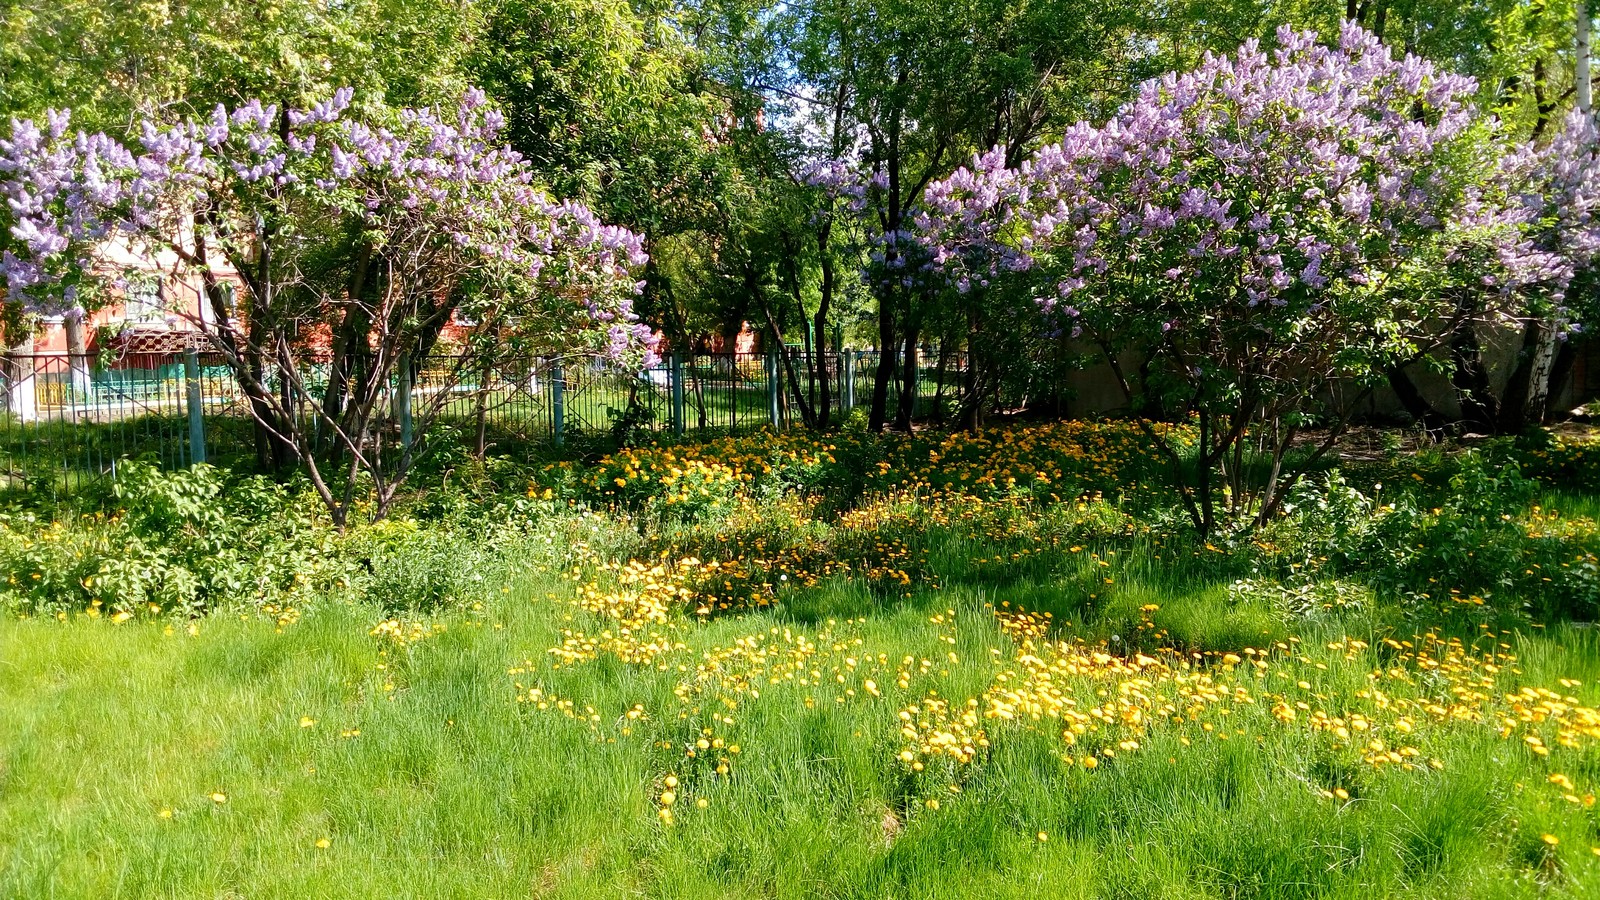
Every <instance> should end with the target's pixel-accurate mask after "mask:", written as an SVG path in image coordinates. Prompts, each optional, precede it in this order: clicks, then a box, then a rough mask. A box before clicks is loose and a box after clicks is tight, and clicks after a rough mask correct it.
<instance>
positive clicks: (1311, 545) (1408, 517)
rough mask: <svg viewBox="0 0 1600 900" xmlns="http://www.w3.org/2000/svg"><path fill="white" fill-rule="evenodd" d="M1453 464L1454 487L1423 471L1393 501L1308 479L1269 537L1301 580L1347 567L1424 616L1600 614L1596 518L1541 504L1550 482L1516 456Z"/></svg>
mask: <svg viewBox="0 0 1600 900" xmlns="http://www.w3.org/2000/svg"><path fill="white" fill-rule="evenodd" d="M1448 468H1449V471H1448V480H1447V481H1446V483H1445V484H1444V485H1442V486H1440V487H1431V486H1430V485H1429V483H1428V480H1427V479H1425V478H1423V476H1422V475H1421V474H1415V478H1414V479H1401V484H1399V485H1396V486H1393V487H1390V488H1388V489H1387V491H1385V492H1384V494H1385V495H1387V501H1386V502H1380V499H1379V497H1377V496H1369V495H1367V494H1364V493H1362V492H1361V491H1359V490H1356V489H1355V488H1354V487H1352V486H1351V485H1350V484H1349V483H1347V482H1346V481H1345V480H1344V479H1343V478H1342V477H1340V476H1339V475H1338V474H1337V473H1334V474H1331V475H1330V476H1328V477H1327V478H1326V480H1324V481H1321V482H1311V481H1307V482H1304V483H1302V484H1301V485H1299V486H1297V488H1296V490H1295V492H1294V494H1293V496H1292V499H1291V501H1290V506H1291V507H1292V509H1290V510H1288V516H1287V518H1286V519H1285V520H1284V521H1283V522H1280V523H1278V525H1277V526H1276V527H1275V528H1273V529H1270V530H1269V531H1268V532H1267V534H1266V535H1265V536H1264V540H1265V541H1266V542H1268V543H1267V544H1266V546H1268V547H1270V551H1269V552H1268V554H1267V558H1268V559H1269V560H1270V561H1271V564H1272V565H1273V566H1275V567H1277V568H1278V571H1282V572H1284V573H1285V574H1287V575H1289V576H1290V578H1291V580H1292V581H1294V582H1297V583H1298V584H1299V585H1302V586H1306V585H1309V584H1311V583H1312V582H1314V581H1315V580H1316V579H1320V578H1323V577H1325V576H1326V574H1328V573H1340V574H1343V575H1346V576H1348V577H1352V578H1356V579H1359V580H1360V581H1362V582H1364V583H1366V584H1368V585H1370V586H1371V587H1372V588H1374V589H1376V590H1378V591H1379V592H1381V593H1383V594H1385V595H1388V596H1396V597H1400V598H1404V599H1405V600H1406V602H1407V603H1409V604H1411V605H1412V606H1413V607H1414V612H1415V613H1416V614H1419V615H1428V616H1431V615H1435V614H1436V613H1437V612H1438V611H1439V610H1441V609H1443V610H1447V611H1453V612H1454V613H1458V614H1462V615H1465V616H1469V617H1471V616H1476V617H1480V618H1481V617H1483V616H1486V615H1489V616H1492V615H1495V614H1500V615H1505V614H1510V615H1517V616H1528V617H1531V618H1533V619H1535V620H1538V621H1545V620H1549V619H1554V618H1575V619H1580V620H1593V619H1594V618H1596V616H1600V527H1597V525H1596V523H1595V521H1594V520H1593V519H1590V518H1587V517H1583V516H1563V515H1561V514H1560V513H1559V512H1556V511H1549V510H1544V509H1542V508H1541V507H1540V506H1538V505H1533V500H1534V499H1535V497H1536V495H1537V493H1538V490H1539V485H1538V483H1537V482H1535V481H1533V480H1532V479H1529V478H1527V477H1525V476H1524V475H1523V474H1522V472H1521V470H1520V468H1519V467H1518V466H1517V464H1516V463H1515V462H1512V461H1504V462H1501V463H1499V464H1495V463H1491V462H1490V460H1489V459H1488V458H1486V457H1485V455H1484V454H1482V453H1479V452H1475V451H1468V452H1466V453H1464V454H1462V455H1460V456H1459V457H1457V458H1455V459H1452V460H1450V461H1449V463H1448ZM1408 481H1409V482H1412V483H1411V484H1407V483H1406V482H1408ZM1375 493H1376V492H1375ZM1308 599H1312V600H1314V602H1316V603H1317V605H1325V604H1326V603H1327V602H1334V603H1337V602H1339V601H1340V598H1338V597H1333V598H1326V599H1325V600H1316V599H1315V598H1308Z"/></svg>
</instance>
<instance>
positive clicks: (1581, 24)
mask: <svg viewBox="0 0 1600 900" xmlns="http://www.w3.org/2000/svg"><path fill="white" fill-rule="evenodd" d="M1589 22H1590V19H1589V3H1588V0H1578V22H1577V26H1578V28H1577V31H1578V39H1577V47H1576V50H1577V53H1576V56H1577V71H1576V72H1574V73H1573V74H1574V77H1573V83H1574V86H1575V87H1576V93H1577V99H1578V108H1579V109H1581V110H1583V112H1584V113H1585V114H1588V113H1590V112H1592V111H1593V109H1594V100H1593V98H1592V97H1591V96H1590V75H1589Z"/></svg>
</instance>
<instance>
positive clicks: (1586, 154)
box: [1499, 109, 1600, 430]
mask: <svg viewBox="0 0 1600 900" xmlns="http://www.w3.org/2000/svg"><path fill="white" fill-rule="evenodd" d="M1506 170H1507V175H1508V177H1509V178H1511V179H1512V183H1513V187H1514V190H1515V191H1516V193H1517V196H1518V198H1519V200H1520V202H1521V203H1522V204H1523V206H1524V207H1525V209H1526V211H1527V214H1528V220H1529V221H1528V226H1527V231H1528V234H1529V237H1530V239H1531V240H1532V241H1533V245H1534V247H1536V248H1537V249H1538V250H1539V251H1541V252H1543V253H1546V254H1549V256H1550V258H1551V259H1552V261H1553V264H1552V266H1551V267H1550V269H1549V271H1548V272H1547V274H1546V277H1545V279H1544V280H1543V281H1542V282H1540V283H1538V284H1535V285H1533V288H1534V291H1533V294H1534V297H1533V299H1534V300H1535V308H1534V309H1533V310H1531V311H1532V312H1533V313H1535V314H1534V315H1530V316H1529V317H1528V319H1527V321H1526V322H1525V324H1524V326H1523V335H1522V352H1521V353H1520V354H1519V357H1518V361H1517V366H1516V367H1515V368H1514V369H1513V370H1512V373H1511V376H1510V378H1509V379H1508V383H1507V385H1506V389H1505V392H1504V395H1503V396H1502V397H1501V398H1500V416H1499V419H1500V425H1501V426H1502V427H1503V428H1505V429H1507V430H1513V429H1516V428H1520V427H1522V426H1524V425H1526V424H1528V423H1529V422H1541V421H1543V420H1544V417H1545V415H1546V410H1547V406H1548V401H1549V399H1550V398H1549V394H1550V390H1551V386H1552V385H1553V384H1555V383H1557V382H1558V381H1559V380H1560V378H1561V377H1562V373H1563V371H1564V370H1566V369H1567V368H1569V367H1570V366H1571V365H1572V362H1573V359H1574V356H1575V353H1574V352H1573V349H1572V341H1570V340H1569V338H1570V337H1572V336H1573V334H1574V333H1575V332H1579V331H1581V330H1582V325H1583V323H1585V322H1592V321H1594V318H1595V316H1596V315H1600V308H1597V303H1600V298H1597V290H1596V287H1597V286H1596V284H1595V274H1596V272H1595V269H1596V264H1597V263H1600V129H1596V127H1595V121H1594V117H1593V116H1591V115H1589V114H1587V113H1585V112H1584V111H1583V110H1580V109H1574V110H1573V111H1572V112H1571V113H1570V114H1569V115H1568V116H1567V119H1566V122H1565V123H1564V127H1562V128H1561V129H1560V130H1558V131H1557V132H1556V133H1555V134H1554V135H1552V136H1551V137H1550V138H1549V139H1548V140H1546V141H1543V142H1533V143H1529V144H1527V145H1526V146H1524V147H1523V148H1521V149H1520V150H1519V151H1518V152H1517V153H1516V154H1514V155H1513V156H1512V157H1511V159H1510V161H1509V162H1508V164H1507V166H1506Z"/></svg>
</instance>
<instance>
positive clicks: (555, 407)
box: [550, 359, 567, 447]
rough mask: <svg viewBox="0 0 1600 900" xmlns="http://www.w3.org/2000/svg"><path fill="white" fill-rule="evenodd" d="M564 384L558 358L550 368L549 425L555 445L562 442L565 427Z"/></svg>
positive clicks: (564, 380) (565, 404)
mask: <svg viewBox="0 0 1600 900" xmlns="http://www.w3.org/2000/svg"><path fill="white" fill-rule="evenodd" d="M566 386H567V385H566V379H565V377H564V376H563V375H562V374H561V360H559V359H558V360H556V363H555V365H554V366H552V367H551V368H550V414H551V420H550V427H551V434H552V435H553V436H554V439H555V445H556V446H557V447H559V446H561V444H562V441H563V438H564V436H563V434H562V431H563V429H564V428H565V427H566V418H567V403H566V399H565V398H564V397H563V396H562V392H563V391H564V390H566Z"/></svg>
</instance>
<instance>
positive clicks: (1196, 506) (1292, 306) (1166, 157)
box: [923, 26, 1557, 532]
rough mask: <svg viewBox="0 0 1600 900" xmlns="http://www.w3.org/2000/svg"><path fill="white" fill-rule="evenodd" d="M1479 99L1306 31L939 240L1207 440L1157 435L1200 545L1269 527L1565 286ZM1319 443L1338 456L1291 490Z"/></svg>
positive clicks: (1195, 86)
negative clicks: (1414, 368) (1387, 390)
mask: <svg viewBox="0 0 1600 900" xmlns="http://www.w3.org/2000/svg"><path fill="white" fill-rule="evenodd" d="M1474 89H1475V86H1474V84H1473V83H1472V81H1471V80H1470V79H1466V78H1461V77H1458V76H1455V75H1451V74H1449V73H1446V72H1443V71H1440V70H1438V69H1436V68H1435V67H1433V66H1432V65H1431V64H1429V63H1427V62H1424V61H1422V60H1420V59H1417V58H1415V57H1410V56H1407V57H1403V58H1401V57H1396V56H1394V55H1393V54H1391V52H1390V51H1389V49H1388V48H1387V47H1385V46H1384V45H1382V44H1381V43H1380V42H1379V41H1378V40H1377V39H1375V38H1374V37H1373V36H1372V35H1370V34H1368V33H1366V32H1364V31H1362V30H1360V29H1359V28H1356V27H1354V26H1347V27H1346V28H1345V29H1344V31H1343V32H1342V34H1341V35H1340V39H1339V42H1338V44H1337V45H1335V46H1331V47H1330V46H1325V45H1322V44H1319V43H1318V42H1317V39H1316V35H1314V34H1311V33H1295V32H1292V31H1290V30H1288V29H1283V30H1280V32H1279V35H1278V47H1277V48H1276V49H1275V50H1273V51H1272V52H1271V53H1268V52H1267V51H1264V50H1262V49H1261V48H1260V47H1259V46H1258V45H1257V44H1256V43H1254V42H1250V43H1247V44H1245V45H1244V46H1242V47H1241V48H1240V49H1239V51H1238V52H1237V53H1235V54H1234V55H1232V56H1210V57H1208V58H1207V59H1206V60H1205V61H1204V63H1203V64H1202V65H1201V66H1200V67H1199V68H1198V69H1196V70H1195V71H1193V72H1190V73H1188V74H1183V75H1168V76H1166V77H1163V78H1161V79H1159V80H1156V81H1152V82H1150V83H1147V84H1146V85H1145V86H1144V87H1143V88H1142V89H1141V91H1140V95H1139V97H1138V99H1137V100H1136V101H1135V102H1132V103H1130V104H1128V105H1127V106H1126V107H1124V108H1123V109H1122V110H1121V111H1120V112H1119V113H1118V114H1117V115H1115V116H1114V117H1113V118H1112V119H1111V120H1110V121H1109V122H1107V123H1106V124H1105V125H1104V126H1102V127H1098V128H1095V127H1090V126H1088V125H1082V124H1080V125H1078V126H1076V127H1074V128H1072V129H1069V130H1068V131H1067V133H1066V134H1065V136H1064V138H1063V140H1062V141H1061V143H1059V144H1055V145H1052V146H1049V147H1046V148H1044V149H1042V150H1040V151H1039V152H1038V153H1036V154H1035V155H1034V156H1033V157H1032V158H1031V159H1030V160H1028V161H1027V162H1026V163H1024V164H1023V165H1021V166H1020V167H1018V168H1017V170H1016V171H1015V172H1013V173H1003V172H999V171H997V170H995V169H994V167H992V166H990V167H979V168H978V169H976V170H969V171H968V172H967V173H962V174H960V175H958V177H957V178H955V179H952V180H951V182H950V183H948V184H941V185H939V186H936V187H935V188H934V189H932V190H930V192H929V194H930V197H929V200H930V202H929V204H928V206H929V208H930V210H932V211H933V212H935V213H937V215H935V216H933V217H932V218H931V220H930V221H929V222H928V223H926V225H925V227H924V229H923V232H924V235H925V238H924V239H925V240H926V241H927V242H928V244H929V245H930V246H931V247H932V248H934V249H933V254H934V257H935V258H936V259H941V260H943V265H944V267H945V268H946V270H948V271H951V272H952V273H953V274H954V277H955V278H956V279H957V283H958V284H962V283H964V284H968V285H970V284H972V283H973V280H974V278H975V277H976V278H980V279H981V278H992V277H994V276H995V274H996V273H999V272H1002V271H1010V272H1017V271H1025V272H1027V273H1029V274H1028V276H1027V277H1028V278H1030V279H1031V284H1032V286H1033V288H1034V290H1035V292H1036V297H1037V298H1038V302H1039V305H1040V308H1041V311H1042V312H1043V313H1044V314H1045V315H1048V316H1052V317H1055V319H1056V320H1057V321H1058V322H1059V323H1060V324H1061V327H1062V328H1063V329H1066V330H1068V331H1069V332H1070V333H1071V334H1073V335H1075V336H1078V337H1079V338H1081V339H1082V340H1084V341H1086V342H1088V343H1089V344H1090V345H1091V346H1093V347H1094V348H1095V349H1096V350H1097V351H1098V356H1099V359H1100V361H1101V362H1102V363H1104V364H1105V365H1106V366H1107V368H1108V369H1109V371H1110V372H1111V374H1112V376H1113V377H1114V379H1115V380H1116V382H1117V384H1118V385H1119V387H1120V388H1121V390H1122V391H1123V393H1124V395H1125V397H1126V398H1127V402H1128V405H1129V408H1130V411H1132V412H1133V413H1134V414H1135V415H1137V416H1138V417H1139V418H1140V419H1141V421H1147V420H1148V419H1149V418H1151V417H1166V418H1172V419H1176V420H1179V421H1186V420H1189V421H1193V422H1195V424H1196V426H1197V440H1196V441H1195V444H1194V445H1193V446H1188V445H1182V446H1180V445H1179V444H1178V443H1176V442H1175V441H1174V439H1173V438H1172V432H1167V431H1162V430H1157V429H1155V428H1153V427H1152V426H1150V425H1148V424H1147V425H1146V428H1147V429H1149V434H1150V437H1151V438H1152V440H1155V441H1156V442H1157V443H1158V444H1159V445H1160V446H1162V448H1163V449H1164V451H1165V452H1166V454H1167V455H1168V458H1169V460H1170V461H1171V463H1172V465H1173V468H1174V471H1175V476H1176V478H1177V481H1178V483H1179V485H1180V494H1181V498H1182V501H1183V504H1184V507H1185V509H1186V510H1187V511H1188V513H1189V515H1190V516H1191V518H1192V519H1193V522H1194V524H1195V526H1196V527H1197V528H1198V529H1200V530H1201V531H1202V532H1210V531H1212V530H1213V529H1215V528H1216V527H1217V526H1218V524H1219V522H1220V521H1221V520H1223V519H1227V518H1238V517H1242V516H1248V517H1250V518H1253V520H1254V521H1256V522H1258V523H1259V522H1264V521H1266V520H1267V519H1268V518H1269V517H1271V516H1272V515H1273V514H1274V513H1275V512H1276V510H1277V509H1278V508H1279V506H1280V505H1281V502H1282V501H1281V497H1282V492H1283V485H1284V483H1285V482H1286V481H1292V480H1294V479H1295V478H1298V477H1299V475H1300V474H1301V473H1302V472H1303V471H1305V469H1306V467H1307V466H1309V465H1311V464H1312V463H1314V462H1315V460H1316V458H1317V457H1319V456H1321V455H1322V454H1324V453H1325V452H1326V451H1327V450H1328V449H1329V448H1330V447H1331V446H1332V444H1333V442H1334V440H1335V439H1336V438H1337V436H1338V434H1339V433H1340V431H1341V430H1342V428H1343V427H1344V425H1345V423H1346V422H1347V421H1348V418H1349V415H1350V414H1351V412H1352V411H1353V409H1354V406H1355V401H1356V400H1358V399H1359V398H1361V397H1364V396H1365V395H1366V394H1367V393H1368V392H1369V391H1370V390H1372V388H1373V387H1374V386H1375V385H1376V384H1378V383H1379V382H1380V380H1381V379H1382V378H1383V376H1384V374H1385V373H1387V372H1388V371H1391V370H1392V369H1394V368H1396V367H1399V366H1402V365H1405V364H1408V363H1412V362H1426V361H1429V360H1432V359H1434V351H1436V350H1437V349H1438V348H1439V347H1440V346H1441V343H1442V342H1443V341H1444V340H1445V338H1446V337H1447V336H1448V335H1450V334H1452V333H1454V332H1455V331H1456V330H1457V329H1458V328H1460V327H1462V326H1464V325H1473V324H1478V323H1491V322H1493V323H1503V322H1506V321H1510V320H1512V319H1514V318H1515V317H1516V316H1518V315H1520V313H1521V312H1522V304H1523V302H1524V298H1523V296H1522V295H1521V294H1520V292H1519V288H1521V287H1522V286H1524V285H1526V284H1530V283H1535V282H1538V281H1540V280H1543V279H1546V278H1548V277H1549V276H1550V273H1551V269H1552V267H1554V266H1555V265H1557V261H1556V260H1555V259H1554V258H1553V257H1552V254H1550V253H1548V252H1542V251H1541V250H1540V249H1539V248H1537V247H1535V246H1533V244H1532V243H1531V242H1530V240H1529V239H1528V237H1527V235H1526V234H1525V226H1526V223H1527V221H1528V219H1529V217H1530V214H1529V213H1528V211H1527V210H1526V209H1525V208H1524V207H1523V206H1522V205H1520V204H1517V203H1514V202H1511V198H1510V196H1509V194H1510V188H1509V184H1508V182H1507V181H1506V179H1504V178H1503V177H1501V176H1502V169H1503V166H1502V163H1503V158H1502V157H1503V154H1502V153H1501V152H1500V151H1499V149H1498V148H1499V147H1500V143H1499V142H1498V141H1497V140H1495V138H1496V135H1495V133H1494V130H1493V123H1492V121H1491V120H1489V119H1488V118H1486V117H1484V116H1482V115H1480V114H1479V113H1478V112H1477V111H1476V110H1475V107H1474V106H1473V105H1472V94H1473V91H1474ZM1313 423H1321V424H1324V425H1327V426H1329V428H1328V431H1327V433H1326V435H1325V436H1324V438H1323V440H1322V441H1321V442H1320V443H1319V444H1318V445H1317V446H1316V447H1315V448H1314V449H1313V450H1312V451H1311V452H1310V453H1307V454H1304V455H1302V456H1301V458H1299V459H1298V462H1297V465H1296V466H1294V467H1291V468H1292V471H1287V472H1286V471H1285V462H1286V459H1287V457H1288V456H1289V450H1290V448H1291V447H1292V446H1294V445H1295V442H1296V439H1297V438H1298V437H1299V436H1300V434H1301V432H1302V431H1303V429H1304V428H1306V427H1307V426H1308V425H1311V424H1313ZM1261 460H1264V464H1262V465H1259V466H1258V465H1257V462H1258V461H1261Z"/></svg>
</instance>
